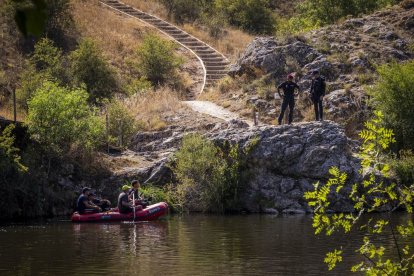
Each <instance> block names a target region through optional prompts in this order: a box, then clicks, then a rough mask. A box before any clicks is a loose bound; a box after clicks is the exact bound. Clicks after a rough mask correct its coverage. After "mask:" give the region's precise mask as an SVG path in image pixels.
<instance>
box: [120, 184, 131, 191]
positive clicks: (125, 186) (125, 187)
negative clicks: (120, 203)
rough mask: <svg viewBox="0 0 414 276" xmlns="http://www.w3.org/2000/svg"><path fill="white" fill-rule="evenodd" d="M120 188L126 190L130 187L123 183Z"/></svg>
mask: <svg viewBox="0 0 414 276" xmlns="http://www.w3.org/2000/svg"><path fill="white" fill-rule="evenodd" d="M121 189H122V191H128V190H129V189H131V187H129V186H128V185H124V186H122V188H121Z"/></svg>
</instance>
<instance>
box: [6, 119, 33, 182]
mask: <svg viewBox="0 0 414 276" xmlns="http://www.w3.org/2000/svg"><path fill="white" fill-rule="evenodd" d="M14 128H15V126H14V125H13V124H11V125H9V126H7V127H5V128H4V129H0V131H1V132H0V171H1V177H3V178H4V177H6V176H7V175H8V173H9V172H15V171H21V172H23V171H26V170H27V168H26V167H25V166H24V165H23V164H22V163H21V162H20V160H21V157H20V155H19V149H18V148H16V147H15V146H14V140H15V138H14V135H13V130H14Z"/></svg>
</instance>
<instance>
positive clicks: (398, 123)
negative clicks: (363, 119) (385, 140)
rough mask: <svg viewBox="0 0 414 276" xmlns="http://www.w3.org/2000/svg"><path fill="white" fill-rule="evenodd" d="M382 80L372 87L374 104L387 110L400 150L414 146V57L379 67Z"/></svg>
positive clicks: (377, 107) (371, 92) (387, 121)
mask: <svg viewBox="0 0 414 276" xmlns="http://www.w3.org/2000/svg"><path fill="white" fill-rule="evenodd" d="M378 73H379V80H378V82H377V83H376V84H375V85H374V87H372V89H370V90H369V94H370V96H371V97H372V101H371V104H372V105H373V106H374V108H375V109H377V110H379V111H381V112H382V113H383V114H385V115H386V116H385V118H384V121H385V123H386V124H387V126H388V127H390V128H392V129H393V130H394V132H395V135H396V139H397V150H400V149H414V116H413V114H412V111H413V110H414V61H410V62H407V63H403V64H397V63H393V64H387V65H383V66H380V67H379V68H378Z"/></svg>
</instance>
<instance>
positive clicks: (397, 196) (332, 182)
mask: <svg viewBox="0 0 414 276" xmlns="http://www.w3.org/2000/svg"><path fill="white" fill-rule="evenodd" d="M383 118H384V116H383V115H382V114H381V112H376V117H375V118H374V119H373V120H372V121H370V122H367V123H366V124H365V126H366V129H365V130H363V131H362V132H361V133H360V137H361V138H362V139H363V145H362V147H361V153H360V157H361V160H362V169H361V173H362V174H364V176H365V178H364V180H363V181H362V182H361V183H355V184H354V185H353V186H352V189H351V190H350V192H348V193H347V194H348V196H349V199H350V200H351V201H352V202H353V203H354V209H355V213H352V214H344V213H339V214H334V215H328V214H327V211H328V210H329V208H330V206H331V202H330V200H329V195H330V194H331V193H339V192H341V191H342V192H345V191H344V190H345V189H344V187H345V184H346V180H347V174H346V173H343V172H341V171H340V170H339V169H338V168H336V167H333V168H331V169H330V170H329V173H330V174H331V178H330V179H329V181H328V182H327V183H326V185H321V184H320V183H316V184H315V190H314V191H310V192H307V193H305V199H307V200H308V202H309V205H310V206H311V207H313V208H314V217H313V226H314V228H315V229H316V231H315V233H316V234H319V233H323V232H325V233H326V234H327V235H332V234H333V233H335V232H341V231H343V232H344V233H345V234H346V233H349V232H350V231H353V230H354V231H363V233H365V235H364V237H363V239H362V241H361V242H360V248H359V249H358V251H357V252H358V253H360V254H361V256H362V257H363V258H364V260H365V261H363V262H361V263H359V264H356V265H354V266H353V267H352V269H351V270H352V271H353V272H365V273H366V274H367V275H413V274H412V273H413V272H414V252H413V248H412V247H411V246H410V242H411V240H412V236H413V233H414V224H413V220H412V216H410V219H409V220H408V221H407V222H404V223H401V224H399V225H393V222H392V221H391V215H390V214H391V213H392V212H394V211H395V210H397V209H400V208H404V209H405V210H407V212H409V213H410V214H412V212H413V203H414V183H413V184H412V185H410V186H405V185H401V184H399V183H391V184H390V183H389V182H390V181H386V180H387V178H389V173H390V167H389V165H388V164H387V156H385V155H384V154H383V152H384V151H385V150H387V149H389V145H390V144H391V143H393V142H395V139H394V135H393V132H392V130H389V129H386V128H384V127H383V126H382V119H383ZM381 210H387V212H388V214H389V216H388V218H385V216H382V217H380V218H378V217H376V218H372V219H370V220H369V221H368V222H367V223H361V221H360V218H361V216H362V214H364V213H372V212H377V211H381ZM355 228H357V229H355ZM386 229H388V230H389V233H390V234H391V236H392V237H393V243H392V245H391V247H392V248H395V249H396V250H397V254H398V256H397V258H396V259H394V258H391V257H390V256H389V255H388V256H387V254H386V253H387V252H388V251H390V248H389V247H388V248H387V245H388V243H381V242H379V243H378V242H377V243H375V244H374V243H373V242H372V240H373V239H377V240H378V241H381V240H384V239H381V236H382V235H387V236H388V235H390V234H389V233H385V230H386ZM408 238H409V239H408ZM388 246H389V245H388ZM341 261H342V250H341V249H339V250H337V249H335V250H334V251H333V252H330V253H328V254H327V255H326V258H325V262H326V263H327V264H328V267H329V269H330V270H331V269H333V268H334V267H335V266H336V264H337V263H338V262H341Z"/></svg>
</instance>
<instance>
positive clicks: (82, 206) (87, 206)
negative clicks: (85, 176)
mask: <svg viewBox="0 0 414 276" xmlns="http://www.w3.org/2000/svg"><path fill="white" fill-rule="evenodd" d="M90 193H91V188H88V187H85V188H83V189H82V194H81V195H80V196H79V198H78V201H77V204H76V209H77V211H78V213H79V214H90V213H99V212H101V211H102V209H101V207H99V206H97V205H95V204H93V203H92V202H90V201H89V198H88V196H89V194H90Z"/></svg>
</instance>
